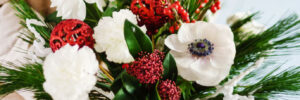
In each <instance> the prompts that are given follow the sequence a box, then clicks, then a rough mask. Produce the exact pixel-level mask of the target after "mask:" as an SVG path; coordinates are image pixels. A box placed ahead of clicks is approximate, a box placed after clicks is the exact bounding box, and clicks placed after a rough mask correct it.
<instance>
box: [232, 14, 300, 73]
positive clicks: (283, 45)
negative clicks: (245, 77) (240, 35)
mask: <svg viewBox="0 0 300 100" xmlns="http://www.w3.org/2000/svg"><path fill="white" fill-rule="evenodd" d="M299 29H300V21H299V20H298V16H297V15H291V16H289V17H287V18H285V19H283V20H280V21H278V22H277V23H276V24H275V25H273V26H272V27H270V28H269V29H267V30H266V31H264V32H262V33H260V34H258V35H252V36H250V37H249V38H247V39H246V40H244V41H241V42H240V43H239V44H238V45H237V46H236V52H237V54H236V57H235V60H234V65H233V67H232V69H231V72H230V75H231V76H230V77H232V76H234V75H237V74H238V73H239V72H240V71H241V70H243V69H244V68H245V67H247V65H249V64H251V63H252V62H255V61H256V60H258V59H259V58H261V57H268V56H278V55H282V53H284V54H286V55H288V54H290V52H289V53H287V51H292V50H293V51H294V50H295V49H296V50H299V49H300V48H299V47H300V44H299V40H300V33H299ZM282 51H284V52H282Z"/></svg>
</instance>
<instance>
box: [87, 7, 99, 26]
mask: <svg viewBox="0 0 300 100" xmlns="http://www.w3.org/2000/svg"><path fill="white" fill-rule="evenodd" d="M85 4H86V12H87V13H86V17H85V19H84V22H85V23H87V24H88V25H89V26H90V27H92V28H94V27H95V26H97V24H98V21H99V19H100V18H101V17H102V12H101V11H100V10H99V9H98V7H97V4H96V3H93V4H90V3H85Z"/></svg>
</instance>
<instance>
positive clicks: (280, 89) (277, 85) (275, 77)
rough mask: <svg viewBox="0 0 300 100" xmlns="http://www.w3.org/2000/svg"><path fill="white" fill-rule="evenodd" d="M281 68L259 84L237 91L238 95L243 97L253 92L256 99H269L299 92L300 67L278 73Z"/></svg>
mask: <svg viewBox="0 0 300 100" xmlns="http://www.w3.org/2000/svg"><path fill="white" fill-rule="evenodd" d="M281 67H282V66H281ZM279 68H280V67H279ZM279 68H277V69H274V70H273V71H271V72H270V73H269V74H267V75H266V76H265V77H263V78H262V79H261V80H260V81H259V82H257V83H255V84H253V85H250V86H247V87H245V88H244V89H242V90H241V91H237V93H238V94H241V95H247V94H249V93H251V92H254V93H253V94H254V96H255V97H256V98H264V99H267V98H268V96H270V95H272V94H277V93H280V94H282V93H284V92H287V93H290V92H297V91H299V90H300V66H298V67H289V68H287V69H285V70H283V71H281V72H279V73H278V69H279ZM276 72H277V73H276Z"/></svg>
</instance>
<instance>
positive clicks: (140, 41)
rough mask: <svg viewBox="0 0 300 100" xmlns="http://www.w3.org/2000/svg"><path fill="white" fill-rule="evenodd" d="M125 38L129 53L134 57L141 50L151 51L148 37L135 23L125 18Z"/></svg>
mask: <svg viewBox="0 0 300 100" xmlns="http://www.w3.org/2000/svg"><path fill="white" fill-rule="evenodd" d="M124 33H125V40H126V44H127V46H128V49H129V52H130V54H131V55H132V56H133V57H134V58H136V57H138V53H140V52H141V51H144V52H152V50H153V48H152V42H151V40H150V38H149V37H148V36H147V35H146V34H145V33H144V32H143V31H142V30H141V29H140V28H139V27H138V26H136V25H134V24H132V23H131V22H130V21H128V20H126V21H125V24H124Z"/></svg>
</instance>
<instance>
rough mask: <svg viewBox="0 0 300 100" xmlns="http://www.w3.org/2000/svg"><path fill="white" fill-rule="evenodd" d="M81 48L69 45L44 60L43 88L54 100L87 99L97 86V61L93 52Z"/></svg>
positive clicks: (86, 48) (87, 48)
mask: <svg viewBox="0 0 300 100" xmlns="http://www.w3.org/2000/svg"><path fill="white" fill-rule="evenodd" d="M78 49H79V47H78V46H77V45H76V46H70V45H69V44H67V45H65V46H64V47H62V48H60V49H59V50H57V51H56V52H55V53H52V54H49V55H48V56H47V57H46V59H45V61H44V64H43V70H44V76H45V80H46V81H45V82H44V84H43V87H44V89H45V91H46V92H47V93H49V94H50V95H51V97H52V98H53V99H54V100H88V93H89V92H90V91H91V90H92V88H93V87H94V85H95V84H96V81H97V79H96V76H95V74H96V73H97V71H98V61H97V59H96V56H95V54H94V52H93V50H92V49H90V48H89V47H86V46H84V47H82V48H81V49H79V50H78ZM78 87H80V88H78Z"/></svg>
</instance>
